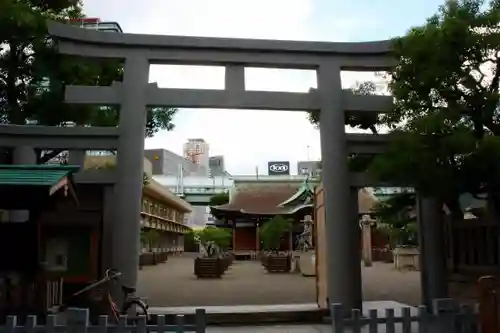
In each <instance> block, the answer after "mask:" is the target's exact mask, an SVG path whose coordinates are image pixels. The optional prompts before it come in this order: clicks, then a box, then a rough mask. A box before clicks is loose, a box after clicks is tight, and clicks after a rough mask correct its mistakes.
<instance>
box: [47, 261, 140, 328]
mask: <svg viewBox="0 0 500 333" xmlns="http://www.w3.org/2000/svg"><path fill="white" fill-rule="evenodd" d="M121 275H122V273H121V272H118V271H116V270H114V269H107V270H106V272H105V273H104V277H103V278H102V279H101V280H99V281H97V282H94V283H92V284H90V285H88V286H87V287H85V288H83V289H81V290H79V291H77V292H76V293H74V294H73V295H71V296H70V298H74V297H77V296H79V295H81V294H83V293H85V292H88V291H90V290H92V289H95V288H97V287H99V286H102V285H107V284H108V283H111V282H114V281H117V280H119V278H120V276H121ZM121 290H122V292H123V303H122V307H121V308H118V306H117V305H116V302H115V301H114V300H113V298H112V297H111V293H110V291H109V288H106V290H105V293H106V295H105V296H103V297H105V299H104V300H105V301H106V302H107V303H108V305H109V310H110V312H111V314H112V316H113V318H114V320H115V321H116V322H118V321H119V319H120V316H122V315H127V314H128V312H129V311H130V309H132V308H133V307H135V308H136V316H145V317H146V320H149V313H148V308H149V306H148V305H147V303H146V302H145V301H144V300H143V299H141V298H140V297H137V296H134V294H135V291H136V289H135V288H133V287H127V286H124V285H122V286H121ZM67 308H68V305H67V304H60V305H56V306H54V307H52V308H51V309H49V313H51V314H57V313H62V312H64V311H65V310H66V309H67Z"/></svg>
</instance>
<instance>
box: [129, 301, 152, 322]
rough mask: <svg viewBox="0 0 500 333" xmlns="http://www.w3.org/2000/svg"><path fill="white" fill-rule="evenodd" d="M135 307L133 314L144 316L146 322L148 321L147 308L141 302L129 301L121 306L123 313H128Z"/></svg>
mask: <svg viewBox="0 0 500 333" xmlns="http://www.w3.org/2000/svg"><path fill="white" fill-rule="evenodd" d="M132 307H135V313H136V315H137V316H145V317H146V320H148V319H149V313H148V306H147V305H146V303H144V302H143V301H141V300H135V299H134V300H131V301H129V302H127V303H126V304H124V305H123V313H128V311H129V310H130V309H131V308H132Z"/></svg>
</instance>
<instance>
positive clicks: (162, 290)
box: [138, 257, 420, 307]
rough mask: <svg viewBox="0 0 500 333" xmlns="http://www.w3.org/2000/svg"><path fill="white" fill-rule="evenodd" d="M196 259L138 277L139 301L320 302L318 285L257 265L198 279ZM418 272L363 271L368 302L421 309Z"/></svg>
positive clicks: (174, 261) (241, 264)
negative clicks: (411, 306)
mask: <svg viewBox="0 0 500 333" xmlns="http://www.w3.org/2000/svg"><path fill="white" fill-rule="evenodd" d="M193 266H194V265H193V258H192V257H171V258H169V260H168V261H167V262H166V263H164V264H160V265H157V266H149V267H144V269H143V270H141V271H139V287H138V295H140V296H141V297H146V298H147V299H148V302H149V304H150V306H157V307H159V306H162V307H164V306H209V305H214V306H224V305H266V304H294V303H296V304H300V303H302V304H303V303H315V302H316V280H315V278H314V277H303V276H302V275H300V274H268V273H266V272H265V271H264V269H263V268H262V266H261V264H260V263H259V262H258V261H235V262H234V264H233V265H232V267H231V268H230V269H229V270H228V272H226V274H225V275H224V276H223V277H222V279H213V280H212V279H209V280H206V279H197V278H196V276H195V275H194V274H193ZM419 295H420V275H419V272H412V271H403V272H400V271H397V270H394V269H393V267H392V265H390V264H384V263H374V266H373V267H369V268H363V297H364V300H365V301H373V300H393V301H397V302H400V303H405V304H410V305H418V304H419V302H420V296H419Z"/></svg>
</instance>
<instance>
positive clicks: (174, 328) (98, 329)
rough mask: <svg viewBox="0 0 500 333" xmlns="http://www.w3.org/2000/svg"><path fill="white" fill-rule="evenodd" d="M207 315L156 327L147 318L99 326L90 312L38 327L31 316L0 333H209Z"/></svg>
mask: <svg viewBox="0 0 500 333" xmlns="http://www.w3.org/2000/svg"><path fill="white" fill-rule="evenodd" d="M205 331H206V313H205V310H204V309H197V310H196V314H195V323H194V324H188V323H186V322H185V317H184V316H183V315H176V316H175V324H173V325H171V324H166V321H165V316H163V315H158V316H157V322H156V324H155V325H149V324H148V323H147V322H146V317H145V316H140V317H138V318H133V319H131V318H128V317H127V316H121V317H120V321H119V322H118V323H111V322H110V321H108V317H107V316H100V317H99V320H98V323H97V325H92V324H90V322H89V310H88V309H68V311H66V312H65V313H64V314H63V315H49V316H47V320H46V322H45V323H44V324H43V325H39V324H38V323H37V318H36V316H28V317H27V319H26V321H25V322H24V323H23V325H18V323H17V318H16V316H9V317H7V322H6V324H5V325H4V326H0V333H42V332H43V333H106V332H110V333H147V332H156V333H163V332H178V333H185V332H195V333H205Z"/></svg>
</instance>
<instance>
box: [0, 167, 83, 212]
mask: <svg viewBox="0 0 500 333" xmlns="http://www.w3.org/2000/svg"><path fill="white" fill-rule="evenodd" d="M78 170H79V166H73V165H47V164H41V165H10V164H9V165H3V164H2V165H0V197H2V202H1V208H2V209H24V208H29V207H34V206H36V205H43V204H44V203H45V200H46V199H48V198H50V197H53V195H54V194H56V193H59V192H60V191H59V190H61V189H64V191H63V192H64V193H62V195H63V196H67V195H68V193H69V194H70V196H71V197H72V198H73V199H74V200H75V202H77V199H76V195H75V193H74V188H73V186H74V183H73V178H72V174H73V173H75V172H76V171H78Z"/></svg>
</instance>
